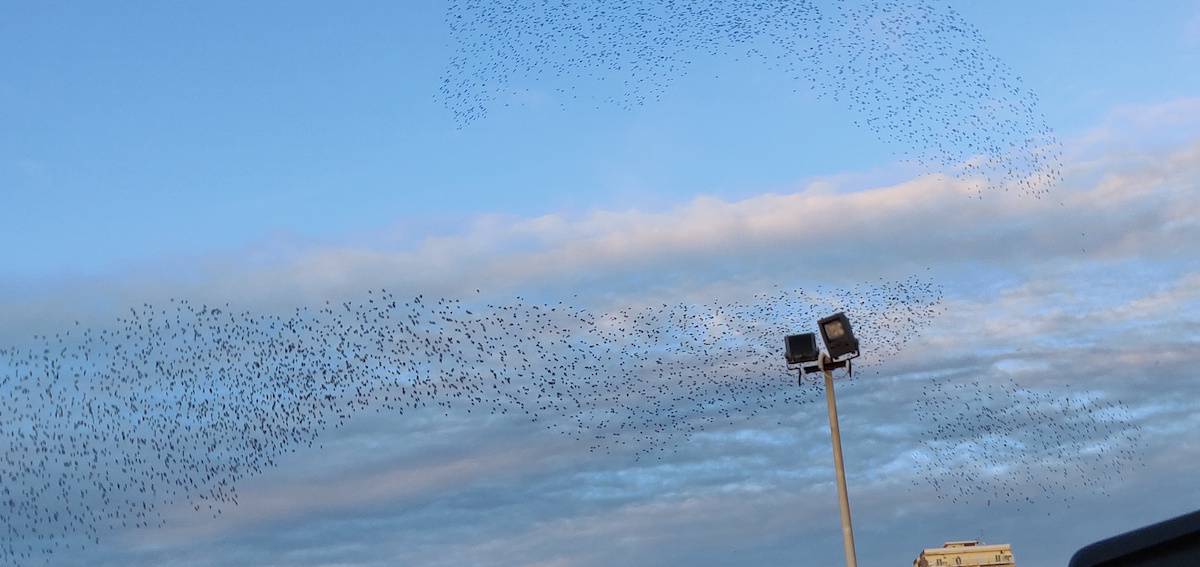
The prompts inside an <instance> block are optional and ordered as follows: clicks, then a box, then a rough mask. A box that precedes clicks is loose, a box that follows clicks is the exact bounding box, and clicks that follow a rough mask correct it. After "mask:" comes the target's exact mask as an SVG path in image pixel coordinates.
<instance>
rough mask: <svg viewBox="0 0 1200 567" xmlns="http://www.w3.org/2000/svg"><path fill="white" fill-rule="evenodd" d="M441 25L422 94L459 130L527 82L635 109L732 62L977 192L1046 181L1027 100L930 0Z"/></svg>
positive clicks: (1034, 115)
mask: <svg viewBox="0 0 1200 567" xmlns="http://www.w3.org/2000/svg"><path fill="white" fill-rule="evenodd" d="M446 21H447V23H448V25H449V27H450V33H451V39H452V42H453V49H455V51H454V54H453V56H452V58H451V60H450V62H449V63H448V65H447V67H446V71H445V73H444V75H443V79H442V84H441V85H440V87H439V91H438V93H437V95H436V96H437V98H439V99H440V100H441V102H442V104H444V105H445V106H446V107H447V108H448V109H449V110H450V111H451V113H452V114H453V117H454V120H455V121H456V123H457V124H458V125H459V127H460V128H461V127H465V126H467V125H469V124H471V123H473V122H475V121H477V120H479V119H481V118H484V117H485V116H486V115H487V113H488V110H489V108H491V107H494V106H496V105H497V104H501V103H503V104H505V105H508V104H510V103H511V102H513V101H519V100H522V99H523V98H529V97H527V96H525V94H524V93H525V92H526V91H528V90H529V89H532V88H538V89H540V90H541V91H542V92H549V93H552V96H553V97H555V98H556V99H557V100H558V101H559V102H560V105H561V106H564V107H565V106H566V105H567V104H580V103H587V104H588V105H590V106H595V107H599V106H601V105H609V106H617V107H619V108H626V109H629V108H636V107H643V106H644V105H646V104H648V103H656V102H661V101H662V99H663V97H664V95H666V93H667V91H668V89H669V87H670V86H671V84H672V83H674V82H676V81H678V80H679V79H680V78H681V77H683V76H684V75H686V74H687V72H688V70H689V69H690V68H692V67H693V66H694V64H695V62H696V61H697V60H698V59H700V58H704V57H736V58H737V59H738V63H739V64H747V63H749V62H752V61H754V62H759V63H761V64H763V65H766V66H768V67H769V68H773V69H774V70H775V71H777V72H779V73H781V74H782V76H783V77H785V78H787V79H789V80H791V81H794V84H795V88H794V89H793V91H795V92H799V91H800V90H801V89H808V90H811V91H812V92H814V93H815V94H816V96H817V97H818V98H820V99H829V100H832V101H834V102H835V103H837V104H841V105H844V106H846V107H847V108H848V109H849V110H851V111H852V112H853V113H854V114H856V115H857V116H858V118H857V120H855V125H856V126H858V127H860V128H864V129H866V130H867V131H869V132H871V133H872V134H873V135H875V136H876V137H877V138H878V139H880V140H882V141H885V142H888V143H890V144H891V145H892V146H893V147H894V148H896V151H897V152H898V154H899V155H900V156H901V157H902V158H903V159H905V160H907V161H909V162H911V163H914V164H916V165H917V166H918V167H922V168H925V169H926V170H927V171H929V172H931V173H938V174H944V173H949V174H951V175H953V176H955V177H956V178H958V179H961V180H964V181H965V182H967V184H968V185H969V186H970V187H971V189H972V190H973V192H974V195H976V196H978V197H980V198H982V194H983V191H984V190H999V191H1013V192H1018V193H1020V194H1022V195H1028V196H1033V197H1036V198H1039V199H1040V198H1043V197H1045V196H1046V195H1047V194H1048V193H1049V191H1050V189H1051V188H1052V187H1054V186H1055V185H1056V184H1057V183H1058V182H1059V181H1060V180H1061V178H1062V172H1063V169H1062V149H1061V143H1060V142H1059V140H1058V138H1057V137H1056V135H1055V134H1054V131H1053V130H1052V129H1051V128H1050V127H1049V126H1048V125H1047V123H1046V120H1045V118H1044V116H1043V114H1042V112H1041V111H1040V110H1039V102H1038V97H1037V95H1036V93H1034V92H1033V91H1031V90H1030V89H1028V88H1025V87H1024V86H1022V81H1021V78H1020V77H1019V76H1018V75H1017V74H1016V73H1014V72H1013V70H1012V69H1011V68H1009V67H1008V66H1007V65H1006V64H1004V63H1003V62H1002V61H1001V60H1000V59H998V58H997V57H996V56H995V55H993V54H992V53H991V52H990V50H989V49H988V46H987V44H986V42H985V41H984V38H983V36H982V34H981V33H980V31H979V29H978V28H976V27H975V26H973V25H971V23H970V22H968V21H966V20H965V19H964V18H963V17H962V16H961V15H960V14H959V13H958V12H957V11H955V10H954V8H952V7H950V6H948V5H946V4H945V3H944V2H943V3H934V2H929V1H926V0H823V1H819V0H809V1H805V0H765V1H760V2H745V1H740V0H554V1H553V2H551V1H549V0H542V1H535V2H531V1H528V0H489V1H487V2H481V1H479V0H452V1H451V2H450V4H449V6H448V8H447V11H446ZM580 99H583V100H580ZM784 119H786V117H784ZM796 126H797V127H798V128H802V127H803V125H802V124H797V125H796Z"/></svg>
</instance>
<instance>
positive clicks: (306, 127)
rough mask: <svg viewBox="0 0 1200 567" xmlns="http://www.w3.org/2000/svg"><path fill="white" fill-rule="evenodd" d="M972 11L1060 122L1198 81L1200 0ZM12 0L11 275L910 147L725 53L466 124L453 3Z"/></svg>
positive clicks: (803, 172)
mask: <svg viewBox="0 0 1200 567" xmlns="http://www.w3.org/2000/svg"><path fill="white" fill-rule="evenodd" d="M955 6H956V8H957V9H959V10H960V11H962V12H963V14H964V16H966V17H968V18H969V19H970V21H971V22H972V23H974V24H975V25H977V26H979V27H980V28H981V30H982V31H983V32H984V34H985V36H986V38H987V39H988V40H989V42H990V46H991V47H992V49H993V50H994V51H995V52H996V54H997V55H999V56H1000V57H1001V58H1002V59H1003V60H1005V61H1006V62H1008V63H1009V64H1010V65H1011V66H1013V67H1014V68H1015V69H1016V70H1017V71H1018V74H1019V75H1021V76H1022V77H1023V78H1024V80H1025V82H1026V84H1027V86H1029V87H1031V88H1032V89H1033V90H1035V91H1036V92H1038V93H1039V94H1040V96H1041V98H1042V108H1043V110H1044V111H1045V113H1046V115H1047V117H1048V118H1049V119H1050V121H1051V123H1052V124H1053V125H1054V126H1055V127H1056V128H1057V129H1058V131H1059V132H1060V133H1061V134H1062V135H1070V134H1072V133H1078V132H1080V131H1082V130H1085V129H1087V128H1088V127H1090V126H1091V125H1092V124H1094V123H1095V122H1096V121H1098V120H1099V119H1100V118H1101V117H1103V116H1104V115H1105V113H1107V112H1109V111H1110V109H1112V108H1114V107H1116V106H1119V105H1125V104H1144V103H1152V102H1156V101H1160V100H1167V99H1172V98H1176V97H1180V96H1185V95H1188V94H1190V93H1194V92H1195V91H1196V88H1197V82H1198V81H1200V79H1197V78H1196V76H1195V74H1193V73H1186V72H1180V71H1181V70H1183V69H1186V68H1188V67H1189V64H1190V63H1194V62H1195V59H1196V55H1197V51H1198V50H1200V45H1198V44H1197V42H1196V40H1195V37H1194V36H1195V33H1196V32H1195V24H1194V21H1195V18H1196V15H1195V12H1196V7H1195V4H1194V2H1156V3H1154V4H1153V7H1152V8H1151V7H1146V8H1144V9H1139V10H1132V11H1131V10H1129V9H1127V7H1125V6H1123V5H1121V4H1120V3H1116V2H1104V3H1088V4H1087V5H1086V7H1085V5H1084V4H1082V3H1070V2H1067V3H1055V4H1053V5H1051V6H1042V5H1036V6H1035V5H1022V4H1019V3H1003V4H1002V3H981V2H976V3H967V2H963V3H958V4H955ZM8 12H9V16H8V17H6V18H5V22H4V23H3V24H0V25H3V26H4V28H3V32H4V33H3V34H0V35H2V37H3V39H0V42H3V44H2V45H0V47H3V49H4V51H5V52H6V53H11V54H15V55H14V56H13V57H10V58H8V63H7V64H6V68H7V69H6V72H5V73H4V77H3V79H2V81H0V97H3V98H2V99H0V100H2V101H3V108H4V109H5V110H4V113H5V123H6V124H7V127H6V128H5V129H4V133H3V134H0V152H2V155H3V156H4V158H3V162H2V163H0V184H3V186H5V187H7V188H8V190H7V191H6V192H5V194H6V199H8V200H7V206H5V207H4V210H5V213H3V214H4V217H3V219H2V221H3V222H2V223H0V226H2V228H0V230H2V231H3V233H0V236H3V237H4V239H5V240H9V241H20V242H22V245H21V246H19V247H17V248H16V249H15V250H13V251H11V252H10V254H12V256H10V257H9V258H10V260H9V261H7V262H5V264H4V266H3V267H2V268H0V270H3V272H0V273H3V274H4V275H6V276H7V277H12V278H21V279H24V278H40V277H45V276H52V275H54V274H57V273H63V272H84V273H96V272H104V271H111V269H112V268H113V267H114V266H121V265H127V264H129V263H131V262H138V261H142V260H147V259H151V258H160V257H163V256H171V255H174V254H178V253H189V254H196V253H200V254H203V253H207V252H214V251H221V250H229V249H233V248H238V247H240V246H243V245H246V244H248V243H254V242H259V241H262V240H264V239H269V238H272V237H273V236H275V235H278V234H281V233H282V234H288V235H290V236H291V237H294V238H312V239H317V240H328V239H333V240H336V239H339V238H343V237H345V235H347V234H354V233H358V232H362V231H370V230H377V229H383V228H388V227H402V230H403V229H406V228H408V227H411V226H414V225H415V226H418V227H420V228H417V229H416V233H417V234H422V233H424V232H425V231H426V230H436V226H437V225H438V224H450V223H452V222H454V221H456V220H461V219H462V218H463V217H465V216H469V215H472V214H478V213H501V214H518V215H536V214H540V213H546V212H553V211H560V210H575V211H584V210H588V209H592V208H598V207H599V208H622V207H629V206H640V207H651V208H661V207H663V206H667V205H669V204H670V203H672V202H674V201H676V200H678V199H680V198H686V197H687V196H690V195H694V194H710V195H717V196H726V197H736V196H745V195H748V194H753V193H757V192H761V191H767V190H777V189H779V188H781V187H786V186H788V185H791V184H793V183H796V182H797V181H799V180H802V179H805V178H808V177H811V176H818V175H830V174H836V173H842V172H848V171H864V170H871V169H875V168H880V167H884V166H886V165H887V163H888V158H889V156H890V155H891V150H892V149H893V148H889V147H887V146H885V145H883V144H881V143H878V142H876V141H874V140H873V139H872V137H871V136H870V135H869V134H868V133H866V132H864V131H862V130H859V129H856V128H854V127H847V126H846V125H847V124H848V123H849V122H850V121H851V118H850V116H849V114H848V113H847V111H845V110H843V109H842V108H840V107H839V106H837V105H835V104H833V103H831V102H829V101H816V100H815V99H814V97H812V95H810V94H808V93H807V92H806V91H804V90H803V89H802V90H801V91H800V93H798V94H792V90H793V89H794V86H791V85H789V84H788V82H787V80H786V79H783V78H781V77H777V76H774V75H772V74H771V73H770V71H769V70H767V69H764V68H761V66H758V65H749V66H745V65H738V64H737V63H736V62H733V61H731V60H729V59H727V58H726V59H721V58H717V59H715V60H714V59H711V58H710V59H708V60H703V59H702V60H701V61H699V62H698V64H697V66H696V68H695V69H693V70H692V72H691V74H690V75H689V76H688V77H686V78H685V79H684V80H682V81H680V82H678V83H676V85H675V86H674V87H673V88H672V89H671V92H670V95H669V97H668V99H667V100H664V101H662V102H659V103H657V104H649V105H647V106H646V107H644V108H641V109H637V110H635V111H632V112H627V111H623V110H621V109H618V108H611V107H604V106H602V107H601V108H599V109H597V108H595V107H594V106H593V105H582V104H581V105H577V106H574V107H572V106H568V107H567V108H566V109H565V110H562V109H560V108H559V107H558V105H556V104H552V103H546V102H545V101H544V100H543V101H542V102H539V101H538V100H536V99H535V100H534V101H533V103H532V104H529V105H526V106H523V107H520V106H518V107H509V108H503V107H501V108H499V109H497V110H496V111H495V112H493V114H492V115H491V116H490V117H489V118H488V119H487V120H484V121H481V122H479V123H477V124H474V125H472V126H471V127H470V128H467V129H463V130H457V129H455V128H454V124H453V123H452V121H451V119H450V116H449V114H448V112H447V111H446V110H445V109H444V108H443V107H442V106H441V104H440V102H438V101H437V100H435V99H434V97H433V95H432V94H431V93H432V92H433V90H434V87H435V86H436V85H437V84H438V83H439V81H440V76H441V73H442V72H443V69H444V64H445V60H446V58H447V57H449V48H448V45H447V44H448V42H449V36H448V35H447V33H446V30H445V28H444V25H443V24H442V18H443V6H442V5H441V4H439V3H437V2H413V3H405V4H404V5H403V6H400V5H392V6H388V5H385V4H382V3H375V4H361V5H358V6H356V7H355V8H353V9H345V8H338V7H333V6H331V5H327V4H326V5H323V4H319V3H287V4H286V5H285V4H283V3H278V4H270V3H263V4H257V5H256V6H255V7H252V8H247V7H244V6H239V7H237V9H234V5H233V4H225V3H220V2H216V3H207V4H205V5H203V6H199V5H192V6H187V7H184V6H158V7H140V8H138V9H132V8H130V9H124V10H116V9H111V8H108V7H101V6H83V5H79V4H40V5H33V4H21V5H16V6H13V7H11V8H10V10H8ZM717 76H719V77H720V78H715V77H717ZM467 164H469V166H468V165H467ZM430 219H437V220H434V221H432V222H431V221H430ZM429 224H433V225H434V226H429Z"/></svg>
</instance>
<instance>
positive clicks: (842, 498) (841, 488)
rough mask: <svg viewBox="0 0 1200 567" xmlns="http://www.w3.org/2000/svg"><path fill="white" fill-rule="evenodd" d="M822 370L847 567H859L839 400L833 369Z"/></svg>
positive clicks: (822, 368) (823, 368)
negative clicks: (847, 489)
mask: <svg viewBox="0 0 1200 567" xmlns="http://www.w3.org/2000/svg"><path fill="white" fill-rule="evenodd" d="M822 357H824V355H822ZM822 362H824V361H822ZM821 370H822V371H823V372H824V374H825V401H826V402H828V403H829V433H830V436H832V437H833V466H834V468H835V469H837V489H838V504H840V505H841V508H842V545H843V546H844V547H845V548H846V567H858V559H857V557H855V554H854V526H852V525H851V524H850V498H849V496H847V495H846V467H845V465H844V464H843V463H842V433H841V431H839V430H838V415H837V399H836V397H835V396H834V394H833V369H832V368H829V367H827V366H825V365H824V364H822V365H821Z"/></svg>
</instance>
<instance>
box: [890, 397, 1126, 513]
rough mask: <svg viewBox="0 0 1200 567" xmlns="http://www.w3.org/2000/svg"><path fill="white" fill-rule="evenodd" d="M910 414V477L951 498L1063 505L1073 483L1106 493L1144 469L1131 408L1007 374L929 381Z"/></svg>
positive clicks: (966, 501) (1073, 490)
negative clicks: (916, 425)
mask: <svg viewBox="0 0 1200 567" xmlns="http://www.w3.org/2000/svg"><path fill="white" fill-rule="evenodd" d="M916 412H917V417H918V418H919V419H920V421H921V422H922V423H924V424H925V425H926V430H925V432H924V435H922V444H923V449H922V450H920V451H918V452H917V453H916V454H914V455H913V456H914V459H915V462H916V464H917V469H918V472H919V473H920V474H919V475H918V476H919V478H920V479H921V480H923V481H924V482H925V483H927V484H928V485H929V486H931V487H933V488H934V489H935V490H936V492H937V495H938V499H939V500H943V501H947V502H949V503H951V504H970V503H978V502H983V503H984V504H985V506H988V507H991V506H993V504H995V505H999V504H1002V503H1003V504H1009V505H1014V506H1016V507H1017V509H1018V510H1022V509H1024V507H1025V506H1028V505H1032V504H1034V503H1039V502H1047V501H1052V500H1053V501H1057V502H1058V503H1059V504H1061V505H1063V506H1064V507H1070V505H1071V503H1072V502H1073V501H1074V496H1073V494H1076V493H1078V491H1079V490H1080V489H1084V490H1087V491H1089V492H1091V493H1093V494H1100V495H1105V496H1107V495H1108V492H1107V490H1108V488H1109V487H1110V486H1111V485H1112V484H1113V483H1114V482H1119V481H1121V480H1124V479H1125V478H1126V476H1125V473H1126V472H1128V471H1130V470H1132V469H1134V468H1137V467H1144V466H1145V464H1144V462H1142V461H1141V460H1140V459H1139V458H1138V451H1137V448H1138V447H1140V446H1141V428H1140V427H1139V426H1138V425H1137V424H1135V423H1134V421H1133V416H1132V414H1131V413H1130V412H1129V410H1128V409H1127V408H1126V406H1125V405H1124V404H1123V403H1122V402H1120V401H1119V400H1107V399H1105V398H1103V397H1101V396H1099V395H1095V394H1091V395H1089V394H1087V393H1081V392H1069V393H1063V394H1058V393H1055V392H1053V391H1049V390H1035V389H1032V388H1026V387H1023V386H1021V385H1019V384H1017V382H1015V381H1014V380H1012V379H1008V380H1007V381H996V380H979V379H972V380H950V379H934V380H932V381H930V382H929V383H928V384H927V385H926V387H925V390H924V392H923V395H922V396H921V397H920V398H919V399H918V400H917V402H916ZM914 483H917V481H914Z"/></svg>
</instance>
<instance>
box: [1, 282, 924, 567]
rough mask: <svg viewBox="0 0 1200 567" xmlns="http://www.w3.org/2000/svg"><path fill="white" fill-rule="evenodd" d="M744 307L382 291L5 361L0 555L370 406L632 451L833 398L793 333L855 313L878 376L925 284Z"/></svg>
mask: <svg viewBox="0 0 1200 567" xmlns="http://www.w3.org/2000/svg"><path fill="white" fill-rule="evenodd" d="M771 289H772V291H771V292H769V293H761V294H758V295H755V296H753V297H751V298H748V299H746V300H744V301H729V302H718V301H713V302H711V303H701V304H697V303H659V304H654V305H643V306H632V307H626V308H623V309H617V310H612V311H602V312H595V311H592V310H589V309H586V308H583V307H581V306H577V305H571V304H568V303H564V302H562V301H558V302H544V303H534V302H531V301H529V300H526V299H523V298H517V299H516V300H514V301H512V302H508V303H498V304H489V303H483V302H482V301H473V302H468V301H465V300H463V299H459V298H445V297H432V296H427V295H424V294H421V295H416V296H415V297H399V296H397V295H395V294H393V293H392V292H388V291H386V290H382V289H380V290H371V291H368V292H367V293H366V294H365V295H364V296H361V297H359V298H357V299H355V300H342V301H327V302H325V303H323V304H320V305H309V306H303V307H299V308H296V309H294V310H292V311H289V312H286V313H283V314H280V313H255V312H251V311H246V310H238V309H235V308H234V307H232V306H230V305H228V304H226V305H221V306H212V305H205V304H197V303H195V302H192V301H189V300H186V299H172V300H170V301H169V302H168V303H166V304H162V305H153V304H149V303H145V304H141V305H139V306H137V307H135V308H132V309H130V310H129V312H128V314H127V315H125V316H122V317H121V318H119V319H117V320H116V321H115V323H114V324H113V325H110V326H107V327H99V328H86V327H83V326H78V325H73V326H70V327H68V330H64V331H63V332H61V333H58V334H55V335H53V336H49V335H46V336H35V337H34V338H33V342H32V344H31V345H26V346H21V347H10V348H4V349H0V447H2V448H3V451H2V456H0V510H2V511H3V513H2V514H0V533H3V534H4V537H3V538H0V563H6V564H12V563H14V562H20V563H21V564H25V563H27V562H28V561H31V560H35V559H37V558H38V557H41V558H49V557H53V553H54V552H55V551H56V550H58V549H59V548H60V546H62V547H66V548H70V547H71V546H72V545H83V544H85V543H87V542H91V543H96V542H98V541H99V540H100V537H101V535H102V534H103V533H104V532H106V531H108V530H113V529H121V528H133V527H155V526H161V525H162V524H163V522H164V520H163V517H162V515H161V512H160V510H161V509H162V507H164V506H166V505H170V504H175V503H182V502H186V503H187V504H189V505H190V506H191V507H192V508H193V509H194V510H195V512H197V513H200V512H203V513H206V514H212V515H213V516H217V515H219V514H221V512H222V509H223V508H224V507H226V506H229V505H236V504H237V502H238V489H237V487H238V485H239V483H240V482H241V481H242V480H243V479H245V478H246V477H247V476H250V475H255V474H258V473H261V472H263V471H264V470H267V469H270V468H271V467H273V466H274V465H275V463H276V462H277V459H278V458H279V457H280V456H281V455H283V454H285V453H289V452H293V451H296V450H297V449H298V448H302V447H311V446H312V445H313V443H314V441H316V440H317V439H318V438H319V436H320V435H321V433H322V432H324V431H327V430H329V429H330V428H336V427H338V426H340V425H342V424H344V423H345V422H346V421H347V420H349V419H351V418H352V417H353V416H355V415H357V414H360V413H362V412H366V411H375V412H392V413H394V414H396V415H402V414H404V413H411V412H422V413H423V414H428V413H430V412H437V413H444V414H446V415H450V413H451V412H454V413H455V415H456V416H457V415H467V414H489V415H509V416H513V417H515V418H518V419H528V420H529V421H530V422H533V423H536V424H538V425H540V426H543V427H546V428H547V429H550V430H551V431H555V432H557V433H559V434H562V435H565V436H567V437H570V438H571V439H574V440H577V441H578V442H580V443H583V444H586V446H587V448H588V449H589V450H590V451H593V452H605V453H611V452H614V451H621V452H622V453H625V454H629V455H632V458H634V459H641V458H644V457H648V456H657V458H659V459H661V458H662V455H663V454H665V453H668V452H672V451H675V450H676V449H677V448H678V447H679V446H680V445H681V444H682V443H683V442H684V441H685V440H687V439H688V438H689V437H690V436H692V435H694V434H696V433H697V432H701V431H704V430H706V428H710V427H713V426H714V425H722V424H729V423H737V422H745V421H746V420H750V419H754V418H755V417H756V416H762V415H764V414H766V413H768V412H769V411H770V410H771V409H772V408H774V407H776V406H780V405H786V406H788V407H791V406H799V405H800V404H803V403H806V402H807V401H810V400H820V399H821V398H820V395H821V394H820V390H819V389H817V388H816V387H815V386H814V384H806V385H804V386H802V387H797V385H796V381H795V376H792V375H789V373H787V372H786V371H785V370H784V368H783V367H784V364H783V360H782V338H783V337H784V336H785V335H787V334H789V333H792V332H795V331H796V330H798V329H806V328H811V327H812V326H813V325H814V322H815V321H816V319H818V318H819V317H821V316H824V315H827V314H829V313H830V312H834V311H838V310H846V311H847V312H849V313H850V314H851V316H852V317H853V319H854V322H855V330H856V334H858V335H859V336H860V337H861V339H862V341H863V343H864V345H865V351H866V352H867V353H869V356H867V355H864V357H863V359H861V360H862V362H863V363H864V364H862V365H860V367H863V368H868V369H869V368H870V367H871V365H872V364H876V363H878V362H880V361H883V360H885V359H886V358H887V357H888V356H889V355H890V354H892V353H895V352H898V351H899V350H900V349H901V348H902V347H903V346H904V344H905V343H906V342H907V341H910V340H912V339H913V338H914V337H916V336H919V331H920V329H921V328H922V326H923V325H924V324H925V323H926V322H927V321H929V320H930V319H931V318H933V317H935V316H936V315H937V313H938V311H939V309H940V307H939V305H940V302H941V293H942V292H941V289H940V288H939V287H938V286H936V285H934V284H932V283H930V282H929V281H926V280H922V279H918V278H916V277H912V278H908V279H905V280H899V281H894V282H881V283H878V284H872V285H861V286H857V287H853V288H847V289H844V290H824V289H817V290H816V291H813V292H806V291H804V290H790V291H789V290H785V289H782V288H779V287H775V288H771Z"/></svg>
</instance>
